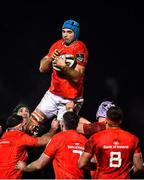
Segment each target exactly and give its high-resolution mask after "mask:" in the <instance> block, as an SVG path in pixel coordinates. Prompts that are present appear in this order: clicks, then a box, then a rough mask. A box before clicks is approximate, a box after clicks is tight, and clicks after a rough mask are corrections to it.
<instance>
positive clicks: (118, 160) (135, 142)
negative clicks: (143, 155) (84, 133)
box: [85, 128, 140, 179]
mask: <svg viewBox="0 0 144 180" xmlns="http://www.w3.org/2000/svg"><path fill="white" fill-rule="evenodd" d="M85 151H86V152H89V153H90V154H93V153H94V154H95V155H96V157H97V170H96V177H95V178H98V179H128V178H130V177H129V169H130V167H131V162H132V161H133V155H134V153H140V146H139V139H138V138H137V137H136V136H134V135H132V134H131V133H129V132H127V131H124V130H122V129H119V128H117V129H107V130H103V131H100V132H98V133H95V134H94V135H93V136H91V137H90V139H89V141H88V142H87V143H86V145H85Z"/></svg>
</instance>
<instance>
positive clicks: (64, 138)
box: [44, 130, 87, 179]
mask: <svg viewBox="0 0 144 180" xmlns="http://www.w3.org/2000/svg"><path fill="white" fill-rule="evenodd" d="M86 141H87V139H86V138H85V137H84V136H83V135H82V134H79V133H77V132H76V131H75V130H66V131H63V132H60V133H58V134H56V135H55V136H53V138H52V139H51V141H50V142H49V143H48V145H47V147H46V149H45V150H44V153H45V154H46V155H47V156H49V157H51V158H54V159H53V166H54V171H55V175H56V177H55V178H56V179H83V178H84V172H83V170H80V169H79V168H78V160H79V157H80V155H81V153H82V152H83V150H84V145H85V143H86Z"/></svg>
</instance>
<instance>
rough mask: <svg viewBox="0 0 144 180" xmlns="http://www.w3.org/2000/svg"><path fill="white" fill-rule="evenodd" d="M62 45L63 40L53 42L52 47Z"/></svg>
mask: <svg viewBox="0 0 144 180" xmlns="http://www.w3.org/2000/svg"><path fill="white" fill-rule="evenodd" d="M62 43H63V40H62V39H59V40H57V41H55V42H53V44H52V46H51V47H55V46H60V45H62Z"/></svg>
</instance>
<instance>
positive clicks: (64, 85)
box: [48, 39, 88, 99]
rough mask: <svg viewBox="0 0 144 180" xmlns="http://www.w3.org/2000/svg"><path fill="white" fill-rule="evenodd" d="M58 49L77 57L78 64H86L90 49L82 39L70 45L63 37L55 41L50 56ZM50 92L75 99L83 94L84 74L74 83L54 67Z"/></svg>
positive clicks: (62, 52)
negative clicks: (65, 42)
mask: <svg viewBox="0 0 144 180" xmlns="http://www.w3.org/2000/svg"><path fill="white" fill-rule="evenodd" d="M55 49H58V50H59V51H61V55H62V54H71V55H73V56H74V57H76V61H77V64H79V65H82V66H85V67H86V65H87V62H88V50H87V48H86V45H85V44H84V43H83V42H81V41H75V42H73V43H72V44H70V45H69V46H66V45H65V44H64V41H63V39H61V40H58V41H57V42H55V43H54V44H53V45H52V46H51V48H50V51H49V53H48V56H51V54H52V53H53V52H54V51H55ZM49 90H50V92H51V93H53V94H56V95H58V96H61V97H63V98H68V99H74V98H77V97H81V96H83V90H84V76H82V77H81V79H80V80H79V82H77V83H74V82H72V81H69V80H67V79H65V78H64V75H63V74H62V73H61V72H59V71H56V70H55V69H53V72H52V76H51V85H50V88H49Z"/></svg>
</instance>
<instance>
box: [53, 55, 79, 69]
mask: <svg viewBox="0 0 144 180" xmlns="http://www.w3.org/2000/svg"><path fill="white" fill-rule="evenodd" d="M60 57H61V58H65V59H66V65H67V66H68V67H70V68H75V66H76V59H75V57H74V55H72V54H63V55H61V56H60ZM53 69H55V70H56V71H61V69H60V68H59V67H57V66H56V63H55V61H53Z"/></svg>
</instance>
